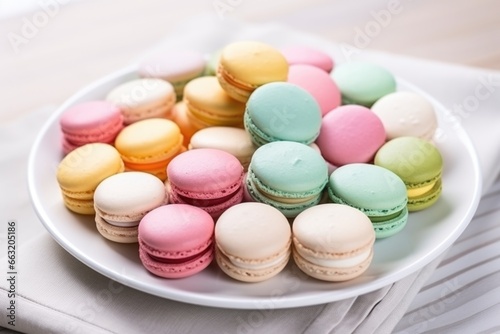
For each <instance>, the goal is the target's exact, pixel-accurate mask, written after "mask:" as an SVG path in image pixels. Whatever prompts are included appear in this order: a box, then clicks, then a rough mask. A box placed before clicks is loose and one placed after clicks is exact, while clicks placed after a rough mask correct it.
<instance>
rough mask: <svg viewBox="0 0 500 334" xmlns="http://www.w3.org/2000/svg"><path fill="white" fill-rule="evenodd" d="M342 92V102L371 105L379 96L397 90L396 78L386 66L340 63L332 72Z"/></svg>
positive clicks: (354, 62)
mask: <svg viewBox="0 0 500 334" xmlns="http://www.w3.org/2000/svg"><path fill="white" fill-rule="evenodd" d="M332 76H333V79H334V80H335V83H336V84H337V86H338V87H339V89H340V92H341V93H342V104H359V105H363V106H366V107H371V106H372V105H373V103H375V102H376V101H377V100H378V99H379V98H381V97H382V96H384V95H387V94H390V93H393V92H395V91H396V80H395V78H394V76H393V75H392V74H391V73H390V72H389V71H387V70H386V69H385V68H383V67H381V66H379V65H377V64H374V63H370V62H362V61H351V62H346V63H342V64H339V65H337V66H336V67H335V70H334V71H333V72H332Z"/></svg>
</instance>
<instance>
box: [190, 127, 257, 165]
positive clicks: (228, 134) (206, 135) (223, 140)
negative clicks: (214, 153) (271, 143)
mask: <svg viewBox="0 0 500 334" xmlns="http://www.w3.org/2000/svg"><path fill="white" fill-rule="evenodd" d="M188 148H189V149H199V148H213V149H218V150H222V151H225V152H228V153H230V154H232V155H234V156H235V157H236V158H237V159H238V160H239V161H240V163H241V164H242V165H243V167H244V168H245V169H246V168H247V167H248V164H249V163H250V160H251V158H252V155H253V153H254V152H255V150H256V147H255V145H254V144H253V143H252V140H251V138H250V135H249V134H248V132H246V131H245V130H244V129H240V128H235V127H228V126H213V127H208V128H205V129H202V130H199V131H198V132H196V133H195V134H194V135H193V136H192V137H191V140H190V142H189V147H188Z"/></svg>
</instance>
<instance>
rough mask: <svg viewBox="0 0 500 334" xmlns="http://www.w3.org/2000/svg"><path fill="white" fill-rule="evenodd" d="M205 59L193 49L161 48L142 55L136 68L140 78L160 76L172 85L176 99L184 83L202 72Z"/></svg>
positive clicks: (180, 94)
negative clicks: (144, 55)
mask: <svg viewBox="0 0 500 334" xmlns="http://www.w3.org/2000/svg"><path fill="white" fill-rule="evenodd" d="M205 65H206V61H205V59H204V57H203V54H201V53H199V52H196V51H193V50H161V51H157V52H155V53H152V54H149V55H148V56H146V57H144V58H143V59H142V60H141V61H140V63H139V68H138V74H139V76H140V77H142V78H160V79H163V80H165V81H168V82H169V83H170V84H172V85H173V87H174V89H175V93H176V95H177V97H178V99H180V98H182V95H183V90H184V87H185V85H186V84H187V83H188V82H189V81H190V80H192V79H194V78H197V77H199V76H200V75H202V74H203V72H204V69H205Z"/></svg>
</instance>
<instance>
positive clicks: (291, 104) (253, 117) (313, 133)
mask: <svg viewBox="0 0 500 334" xmlns="http://www.w3.org/2000/svg"><path fill="white" fill-rule="evenodd" d="M244 123H245V128H246V129H247V131H248V132H249V133H250V135H251V136H252V140H253V141H254V143H255V144H256V145H258V146H261V145H264V144H266V143H269V142H273V141H278V140H282V141H295V142H300V143H303V144H311V143H312V142H314V140H315V139H316V138H317V137H318V134H319V131H320V127H321V110H320V107H319V105H318V103H317V102H316V100H315V99H314V97H313V96H312V95H311V94H310V93H309V92H308V91H307V90H305V89H304V88H301V87H299V86H297V85H295V84H291V83H288V82H273V83H268V84H265V85H263V86H261V87H259V88H257V89H256V90H255V91H254V92H253V93H252V95H251V96H250V98H249V100H248V102H247V104H246V111H245V116H244Z"/></svg>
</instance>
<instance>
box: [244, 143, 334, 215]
mask: <svg viewBox="0 0 500 334" xmlns="http://www.w3.org/2000/svg"><path fill="white" fill-rule="evenodd" d="M327 182H328V169H327V166H326V164H325V162H324V160H323V158H322V157H321V155H320V154H319V153H318V151H316V150H315V149H313V148H312V147H309V146H307V145H304V144H300V143H297V142H289V141H277V142H273V143H269V144H266V145H263V146H261V147H259V148H258V149H257V150H256V151H255V153H254V154H253V156H252V160H251V162H250V166H249V167H248V173H247V176H246V185H247V190H248V192H249V194H250V196H251V197H252V198H253V200H254V201H256V202H261V203H265V204H268V205H271V206H272V207H275V208H277V209H278V210H280V211H281V212H282V213H283V214H284V215H285V216H286V217H287V218H293V217H295V216H297V215H298V214H299V213H300V212H302V211H304V210H305V209H307V208H309V207H311V206H314V205H316V204H318V203H319V202H320V200H321V197H322V194H323V189H324V188H325V185H326V184H327Z"/></svg>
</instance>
